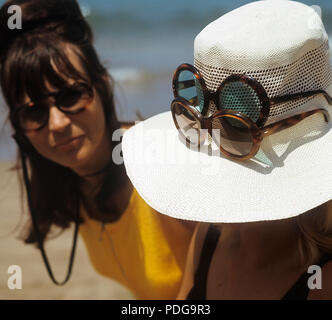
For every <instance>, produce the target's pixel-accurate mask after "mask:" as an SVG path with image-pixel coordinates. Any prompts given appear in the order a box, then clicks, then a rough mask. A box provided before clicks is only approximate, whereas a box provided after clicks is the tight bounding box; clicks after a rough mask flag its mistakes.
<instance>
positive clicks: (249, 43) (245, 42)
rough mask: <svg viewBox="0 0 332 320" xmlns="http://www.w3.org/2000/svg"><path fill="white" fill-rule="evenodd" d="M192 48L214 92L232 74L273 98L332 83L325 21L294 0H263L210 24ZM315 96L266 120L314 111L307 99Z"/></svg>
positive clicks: (286, 106) (272, 113) (284, 107)
mask: <svg viewBox="0 0 332 320" xmlns="http://www.w3.org/2000/svg"><path fill="white" fill-rule="evenodd" d="M194 47H195V49H194V58H195V66H196V67H197V68H198V70H199V71H201V73H202V75H203V78H204V80H205V82H206V85H207V87H208V89H209V90H211V91H215V90H216V89H217V88H218V86H219V85H220V83H221V82H222V81H223V80H224V79H225V78H226V77H227V76H228V75H230V74H234V73H239V74H243V73H245V74H247V75H249V76H252V77H254V78H255V79H256V80H258V81H259V82H260V83H261V84H262V85H263V87H264V88H265V90H266V92H267V94H268V96H269V97H274V96H280V95H285V94H289V93H296V92H302V91H309V90H316V89H327V88H328V87H329V86H330V84H331V83H332V73H331V66H330V51H329V43H328V36H327V33H326V31H325V28H324V25H323V23H322V20H321V18H320V16H319V14H318V13H317V12H316V11H315V10H314V8H312V7H309V6H307V5H305V4H303V3H299V2H296V1H289V0H264V1H256V2H252V3H249V4H247V5H244V6H242V7H240V8H237V9H235V10H233V11H231V12H229V13H227V14H225V15H223V16H221V17H220V18H219V19H217V20H215V21H213V22H212V23H210V24H209V25H208V26H206V27H205V28H204V29H203V30H202V31H201V32H200V33H199V34H198V35H197V37H196V38H195V44H194ZM315 99H318V100H319V99H321V98H319V97H318V98H305V99H300V100H298V101H296V102H289V103H284V104H281V105H277V106H276V107H274V109H273V108H272V109H271V110H270V115H269V118H268V122H275V121H278V120H280V119H284V118H286V117H287V116H291V115H293V114H296V113H299V112H302V111H307V110H308V109H312V103H311V104H306V103H307V102H309V100H312V102H313V100H315ZM315 103H316V101H315ZM321 103H324V104H325V105H326V102H323V100H322V102H321ZM321 103H320V104H321ZM318 106H319V104H318V105H317V103H316V107H318ZM299 109H301V110H299ZM214 111H215V107H213V106H210V113H212V112H214Z"/></svg>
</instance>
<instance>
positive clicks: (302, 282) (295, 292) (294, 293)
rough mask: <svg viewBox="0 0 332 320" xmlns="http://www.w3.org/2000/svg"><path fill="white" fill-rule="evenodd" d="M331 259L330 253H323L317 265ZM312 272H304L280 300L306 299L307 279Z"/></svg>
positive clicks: (307, 290) (307, 291)
mask: <svg viewBox="0 0 332 320" xmlns="http://www.w3.org/2000/svg"><path fill="white" fill-rule="evenodd" d="M330 260H332V253H327V254H324V255H323V256H322V257H321V259H320V261H319V263H318V265H319V266H320V267H321V268H322V267H323V266H324V265H325V264H326V263H327V262H329V261H330ZM311 275H312V274H310V273H307V272H304V273H303V274H302V275H301V276H300V277H299V279H298V280H297V281H296V282H295V283H294V285H293V286H292V287H291V288H290V289H289V290H288V291H287V293H286V294H285V295H284V297H283V298H282V300H306V299H307V298H308V294H309V287H308V279H309V277H310V276H311Z"/></svg>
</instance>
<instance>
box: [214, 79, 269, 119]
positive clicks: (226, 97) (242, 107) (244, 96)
mask: <svg viewBox="0 0 332 320" xmlns="http://www.w3.org/2000/svg"><path fill="white" fill-rule="evenodd" d="M218 108H219V110H222V109H228V110H237V111H240V112H242V113H244V114H245V115H247V116H248V117H249V118H250V119H251V120H252V121H253V122H256V121H257V120H258V118H259V115H260V112H261V109H262V105H261V102H260V100H259V98H258V95H257V93H256V91H255V90H254V89H253V88H252V87H250V86H249V85H247V84H245V83H243V82H241V81H234V82H230V83H227V84H226V85H225V86H224V88H223V89H222V91H221V92H220V95H219V105H218Z"/></svg>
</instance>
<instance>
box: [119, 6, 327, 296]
mask: <svg viewBox="0 0 332 320" xmlns="http://www.w3.org/2000/svg"><path fill="white" fill-rule="evenodd" d="M328 40H329V39H328V36H327V33H326V31H325V29H324V25H323V23H322V21H321V18H320V17H319V15H318V14H317V13H316V12H315V10H314V9H313V8H310V7H308V6H306V5H304V4H302V3H299V2H296V1H285V0H266V1H257V2H252V3H250V4H247V5H245V6H242V7H240V8H237V9H235V10H233V11H231V12H229V13H227V14H225V15H224V16H222V17H220V18H219V19H217V20H216V21H214V22H212V23H211V24H209V25H208V26H206V27H205V28H204V29H203V30H202V31H201V32H200V33H199V34H198V35H197V37H196V38H195V49H194V51H195V52H194V57H195V66H193V65H189V64H182V65H180V66H179V67H178V69H177V70H176V72H175V74H174V78H173V91H174V96H175V99H174V100H173V101H172V103H171V112H169V113H163V114H160V115H157V116H155V117H153V118H151V119H148V120H146V121H144V122H142V123H140V124H139V125H137V126H135V127H133V128H131V129H130V130H128V131H127V132H126V133H125V135H124V137H123V142H122V145H123V153H124V159H125V165H126V169H127V173H128V175H129V178H130V179H131V181H132V182H133V183H134V184H135V186H136V188H137V190H138V191H139V192H140V194H141V195H142V197H143V198H144V199H145V200H146V201H147V202H148V203H149V204H151V206H152V207H154V208H156V209H157V210H158V211H159V212H162V213H164V214H167V215H169V216H171V217H174V218H182V219H184V220H192V221H200V222H201V223H200V224H199V225H198V226H197V228H196V230H195V233H194V236H193V239H192V243H191V246H190V249H189V254H188V260H187V266H186V270H185V276H184V281H183V285H182V288H181V290H180V293H179V296H178V298H179V299H331V298H332V236H331V235H332V201H331V199H332V167H331V158H332V148H331V143H332V122H331V119H332V70H331V64H330V50H329V41H328ZM160 128H161V129H160ZM143 129H144V131H143ZM158 130H159V131H158ZM141 132H145V133H146V134H148V132H154V134H155V136H158V137H159V138H158V142H159V143H158V144H156V145H155V146H154V152H155V154H157V155H158V154H160V155H161V156H160V157H156V161H155V162H150V163H149V164H146V165H145V166H142V165H140V163H141V162H142V161H143V159H144V157H145V156H146V155H145V152H144V151H145V150H143V151H142V150H140V153H139V154H138V153H135V150H134V149H133V147H134V146H135V145H137V144H140V143H141V144H142V146H144V141H146V136H145V135H142V134H141ZM138 133H140V134H141V136H139V135H138ZM157 133H159V135H158V134H157ZM162 133H164V134H165V135H166V134H167V137H171V138H172V140H171V141H170V140H167V145H166V144H164V143H163V140H162V139H161V137H162ZM140 137H141V139H142V141H140V140H139V139H140ZM164 141H166V140H164ZM148 147H149V145H147V146H144V148H143V149H146V151H148V154H149V150H148ZM177 152H179V154H181V158H180V157H178V159H180V160H181V161H178V162H176V163H173V164H172V166H170V165H169V164H167V163H165V162H162V161H163V156H162V155H165V154H166V155H169V154H171V155H173V157H174V158H176V155H177ZM132 158H135V159H136V160H137V163H138V164H137V163H135V162H128V161H126V159H132ZM185 160H188V161H185ZM143 177H144V179H143ZM175 177H176V179H175Z"/></svg>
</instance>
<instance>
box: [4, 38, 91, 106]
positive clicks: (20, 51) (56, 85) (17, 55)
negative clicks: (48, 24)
mask: <svg viewBox="0 0 332 320" xmlns="http://www.w3.org/2000/svg"><path fill="white" fill-rule="evenodd" d="M20 42H21V41H18V42H16V43H15V44H14V46H13V48H12V50H11V52H10V53H9V54H8V59H7V61H6V64H5V65H4V68H3V71H2V72H3V74H2V79H6V81H4V88H3V89H4V90H3V91H4V97H5V99H6V102H7V103H8V105H9V107H10V112H12V111H13V110H14V109H15V108H16V107H17V106H19V105H22V104H23V103H25V102H26V101H27V100H26V97H28V99H29V101H30V100H31V101H37V100H38V99H40V98H41V97H43V96H46V95H47V94H48V93H50V92H53V91H57V90H60V89H61V88H63V87H64V86H66V85H68V82H69V81H68V80H69V79H72V80H74V81H83V82H85V83H88V84H90V83H91V81H90V79H89V77H88V76H87V75H85V74H83V73H82V72H81V71H79V70H77V68H76V67H75V66H74V65H73V63H72V62H71V61H70V59H69V58H68V55H67V54H66V50H64V46H65V43H64V42H62V41H50V40H49V39H45V38H44V37H43V38H38V39H36V38H34V39H30V40H26V39H24V40H23V42H24V43H23V44H22V43H20ZM73 52H74V54H75V55H77V56H78V58H79V60H80V62H81V60H82V58H81V55H80V54H77V53H76V52H75V50H73ZM50 87H51V88H50Z"/></svg>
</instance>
